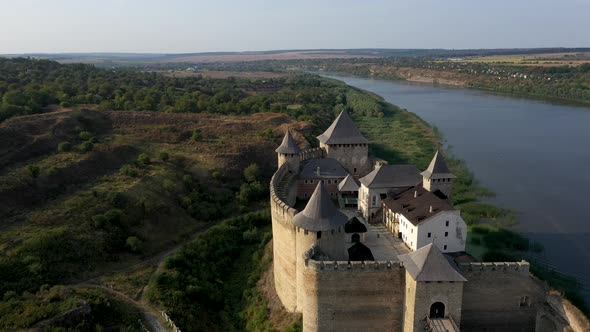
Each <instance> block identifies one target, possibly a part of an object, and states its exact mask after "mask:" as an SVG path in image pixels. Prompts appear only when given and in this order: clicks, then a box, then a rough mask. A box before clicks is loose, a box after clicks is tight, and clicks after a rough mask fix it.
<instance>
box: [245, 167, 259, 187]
mask: <svg viewBox="0 0 590 332" xmlns="http://www.w3.org/2000/svg"><path fill="white" fill-rule="evenodd" d="M259 176H260V169H259V168H258V165H257V164H250V166H248V167H246V168H245V169H244V177H245V178H246V181H248V182H250V183H251V182H255V181H257V180H258V177H259Z"/></svg>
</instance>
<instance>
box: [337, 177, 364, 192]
mask: <svg viewBox="0 0 590 332" xmlns="http://www.w3.org/2000/svg"><path fill="white" fill-rule="evenodd" d="M338 190H339V191H359V185H358V184H357V183H356V181H355V180H354V178H353V177H352V176H351V175H350V174H348V175H347V176H346V177H345V178H344V180H342V182H340V183H339V184H338Z"/></svg>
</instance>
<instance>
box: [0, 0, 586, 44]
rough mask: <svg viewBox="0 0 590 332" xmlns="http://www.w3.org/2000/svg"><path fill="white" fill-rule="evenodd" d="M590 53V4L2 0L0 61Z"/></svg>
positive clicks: (536, 0)
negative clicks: (284, 52) (315, 51)
mask: <svg viewBox="0 0 590 332" xmlns="http://www.w3.org/2000/svg"><path fill="white" fill-rule="evenodd" d="M546 46H565V47H574V46H580V47H582V46H586V47H590V0H491V1H490V0H404V1H398V0H357V1H352V0H338V1H332V0H315V1H312V0H290V1H283V0H268V1H262V0H243V1H237V0H233V1H230V0H212V1H196V0H195V1H188V0H161V1H153V0H143V1H140V0H96V1H88V0H0V54H2V53H4V54H6V53H26V52H160V53H180V52H205V51H252V50H277V49H309V48H500V47H546Z"/></svg>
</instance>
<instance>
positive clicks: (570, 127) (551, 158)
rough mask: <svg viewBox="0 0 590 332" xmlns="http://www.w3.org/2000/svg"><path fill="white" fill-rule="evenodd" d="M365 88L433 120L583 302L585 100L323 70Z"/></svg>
mask: <svg viewBox="0 0 590 332" xmlns="http://www.w3.org/2000/svg"><path fill="white" fill-rule="evenodd" d="M328 77H331V78H335V79H339V80H341V81H344V82H345V83H346V84H348V85H351V86H354V87H357V88H360V89H363V90H367V91H370V92H373V93H375V94H378V95H380V96H382V97H383V98H384V99H385V100H386V101H387V102H390V103H392V104H395V105H398V106H400V107H402V108H405V109H407V110H408V111H411V112H414V113H415V114H417V115H419V116H420V117H421V118H422V119H424V120H425V121H427V122H429V123H430V124H431V125H433V126H436V127H437V128H438V129H439V130H440V132H441V133H442V134H443V136H444V139H445V141H446V142H445V144H446V146H447V147H448V146H450V147H451V151H452V153H453V154H454V155H455V156H456V157H458V158H460V159H463V160H464V161H465V162H466V163H467V165H468V166H469V168H470V169H471V170H472V171H473V173H474V174H475V177H476V178H477V180H478V181H479V182H480V183H481V184H482V185H484V186H485V187H487V188H489V189H491V190H492V191H493V192H494V193H495V194H496V196H495V197H494V198H492V199H489V201H491V202H492V203H494V204H496V205H498V206H501V207H505V208H509V209H511V210H514V211H516V212H517V213H518V216H519V217H518V224H517V225H516V226H515V228H516V230H517V231H519V232H520V233H522V234H524V235H525V236H527V237H528V238H530V239H531V240H533V241H536V242H539V243H541V244H542V245H543V246H544V251H543V253H542V255H543V256H544V257H543V258H544V259H546V260H547V261H548V262H549V263H550V264H552V265H554V266H555V267H556V268H557V269H558V270H559V271H561V272H563V273H566V274H570V275H573V276H575V277H576V278H577V279H578V280H579V281H580V282H581V283H582V284H583V285H584V287H583V289H581V290H580V293H581V295H582V296H583V297H584V298H585V300H586V303H588V304H590V195H589V197H586V193H587V190H588V189H590V107H577V106H566V105H558V104H552V103H548V102H543V101H538V100H530V99H524V98H517V97H509V96H501V95H496V94H492V93H487V92H482V91H477V90H470V89H461V88H453V87H441V86H433V85H425V84H416V83H410V82H404V81H383V80H373V79H364V78H355V77H348V76H328Z"/></svg>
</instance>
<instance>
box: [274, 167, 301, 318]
mask: <svg viewBox="0 0 590 332" xmlns="http://www.w3.org/2000/svg"><path fill="white" fill-rule="evenodd" d="M286 165H287V164H284V165H282V166H281V167H280V168H279V169H278V170H277V172H276V173H275V174H274V176H273V177H272V179H271V181H270V210H271V216H272V237H273V253H274V264H273V266H274V278H275V288H276V292H277V295H278V297H279V299H280V300H281V302H282V303H283V305H284V306H285V308H286V309H287V310H289V311H295V310H296V306H297V292H296V284H295V276H296V265H295V263H296V261H295V227H294V226H293V224H292V223H291V220H292V219H293V216H295V214H296V213H297V210H295V209H293V208H292V207H290V206H289V205H288V204H287V203H285V202H283V201H282V200H281V199H280V198H279V197H278V196H277V195H276V192H277V190H278V184H279V182H280V181H281V180H282V178H283V177H284V176H287V166H286Z"/></svg>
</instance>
